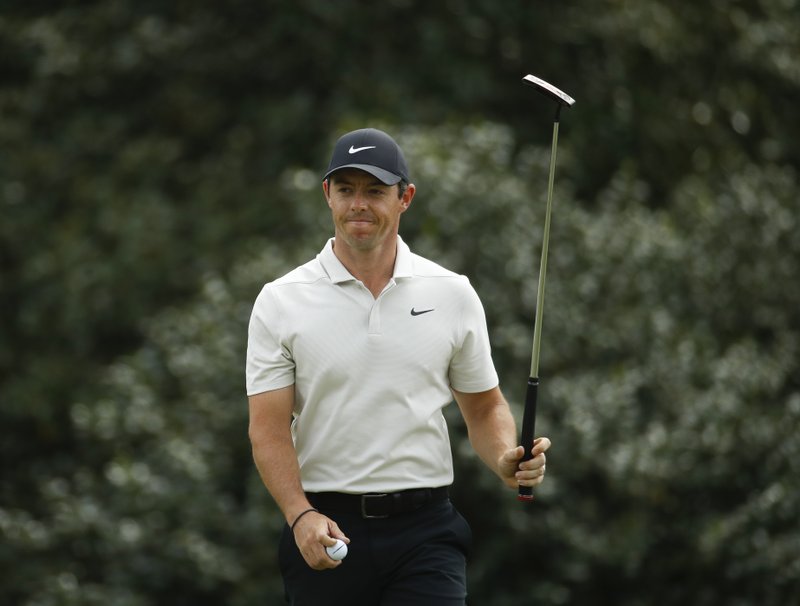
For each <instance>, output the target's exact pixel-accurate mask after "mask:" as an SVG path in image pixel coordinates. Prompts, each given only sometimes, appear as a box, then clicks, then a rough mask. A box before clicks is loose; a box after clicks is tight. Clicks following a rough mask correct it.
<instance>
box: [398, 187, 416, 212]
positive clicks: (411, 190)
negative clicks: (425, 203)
mask: <svg viewBox="0 0 800 606" xmlns="http://www.w3.org/2000/svg"><path fill="white" fill-rule="evenodd" d="M415 193H417V188H416V186H415V185H414V184H413V183H409V184H408V187H406V191H405V192H404V193H403V197H402V198H400V207H401V208H402V210H401V211H400V212H406V211H407V210H408V207H409V206H411V201H412V200H413V199H414V194H415Z"/></svg>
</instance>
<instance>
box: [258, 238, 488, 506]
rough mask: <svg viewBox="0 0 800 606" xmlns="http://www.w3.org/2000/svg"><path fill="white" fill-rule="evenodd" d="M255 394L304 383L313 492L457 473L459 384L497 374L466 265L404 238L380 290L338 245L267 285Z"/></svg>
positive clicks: (300, 410)
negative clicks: (451, 429)
mask: <svg viewBox="0 0 800 606" xmlns="http://www.w3.org/2000/svg"><path fill="white" fill-rule="evenodd" d="M246 374H247V393H248V395H253V394H257V393H261V392H264V391H270V390H274V389H279V388H282V387H287V386H289V385H292V384H294V385H295V408H294V421H293V423H292V435H293V438H294V443H295V449H296V450H297V456H298V460H299V463H300V473H301V479H302V483H303V487H304V489H305V490H306V491H309V492H323V491H337V492H349V493H366V492H389V491H396V490H404V489H408V488H421V487H437V486H445V485H449V484H451V483H452V481H453V461H452V455H451V451H450V440H449V437H448V432H447V426H446V424H445V420H444V417H443V416H442V409H443V408H444V407H445V406H446V405H447V404H449V403H450V402H451V401H452V394H451V392H450V388H451V387H452V388H454V389H456V390H458V391H462V392H467V393H474V392H480V391H485V390H488V389H491V388H493V387H495V386H496V385H497V384H498V380H497V373H496V372H495V369H494V365H493V363H492V359H491V350H490V346H489V337H488V333H487V329H486V319H485V315H484V311H483V307H482V305H481V302H480V300H479V299H478V295H477V294H476V293H475V291H474V289H473V288H472V286H471V285H470V283H469V280H468V279H467V278H466V277H465V276H461V275H458V274H455V273H453V272H451V271H448V270H446V269H444V268H443V267H440V266H439V265H437V264H435V263H433V262H431V261H428V260H427V259H424V258H423V257H420V256H418V255H416V254H413V253H412V252H411V251H410V250H409V248H408V246H407V245H406V244H405V243H404V242H403V241H402V239H400V238H399V237H398V242H397V259H396V261H395V268H394V274H393V276H392V279H391V280H390V281H389V283H388V284H387V285H386V288H384V290H383V292H381V294H380V295H379V296H378V297H377V298H374V297H373V295H372V293H370V291H369V290H368V289H367V288H366V287H365V286H364V284H363V283H361V282H360V281H359V280H356V278H354V277H353V276H352V275H351V274H350V272H348V271H347V269H346V268H345V267H344V265H342V263H341V262H340V261H339V259H338V258H337V257H336V255H335V254H334V252H333V239H331V240H330V241H328V243H327V245H326V246H325V248H324V249H323V250H322V252H320V254H319V255H317V257H316V258H315V259H314V260H313V261H310V262H308V263H306V264H305V265H302V266H301V267H298V268H297V269H295V270H294V271H291V272H290V273H288V274H286V275H285V276H283V277H282V278H279V279H277V280H275V281H274V282H270V283H269V284H267V285H266V286H264V288H263V290H262V291H261V293H260V294H259V296H258V298H257V299H256V302H255V306H254V308H253V312H252V316H251V318H250V329H249V339H248V347H247V372H246Z"/></svg>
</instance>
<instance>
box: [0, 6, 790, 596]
mask: <svg viewBox="0 0 800 606" xmlns="http://www.w3.org/2000/svg"><path fill="white" fill-rule="evenodd" d="M798 57H800V11H798V6H797V3H796V2H794V0H761V1H758V2H757V1H754V0H750V1H734V0H714V1H713V2H689V1H687V0H677V1H672V2H666V1H663V0H639V1H637V2H625V1H620V0H605V1H600V2H598V1H597V0H591V1H590V0H574V1H562V2H543V1H539V2H537V1H531V0H525V1H523V0H506V1H504V2H497V1H496V0H446V1H442V2H422V1H417V0H393V1H390V0H387V1H385V2H380V3H362V2H355V1H352V0H349V1H348V0H343V1H337V2H331V1H326V0H293V1H291V2H290V1H280V0H273V1H264V2H255V1H252V0H247V1H245V0H231V1H228V2H224V3H222V2H211V1H208V0H194V1H192V2H188V1H181V0H177V1H174V2H154V1H138V2H134V1H133V0H103V1H102V2H101V1H95V2H77V1H75V2H60V3H59V2H44V1H41V2H36V1H30V0H29V1H26V2H14V1H8V0H7V1H5V2H3V3H2V4H0V213H1V214H0V272H2V273H0V305H1V306H2V314H1V315H0V323H1V324H0V330H1V331H2V332H0V427H1V428H2V433H0V457H2V459H1V460H2V479H1V480H0V602H2V603H3V604H10V605H21V606H49V605H73V604H74V605H81V606H83V605H101V604H102V605H108V604H113V605H115V606H117V605H118V606H144V605H151V604H155V605H161V604H169V605H174V606H178V605H192V606H200V605H212V604H213V605H217V604H225V605H232V606H249V605H255V604H279V603H281V590H280V579H279V574H278V571H277V568H276V564H275V559H274V558H275V545H276V538H277V534H278V532H279V530H280V526H281V525H282V523H283V522H282V519H281V516H280V514H279V513H278V511H277V510H276V508H275V506H274V504H273V503H272V501H271V500H270V498H269V496H268V494H267V493H266V491H265V490H264V489H263V487H262V485H261V484H260V481H259V479H258V477H257V474H256V472H255V468H254V466H253V464H252V461H251V458H250V451H249V442H248V440H247V403H246V398H245V395H244V376H243V373H244V371H243V360H244V349H245V343H246V325H247V320H248V317H249V313H250V309H251V306H252V302H253V300H254V299H255V296H256V294H257V293H258V291H259V290H260V288H261V286H262V285H263V283H264V282H266V281H269V280H271V279H273V278H275V277H277V276H279V275H281V274H282V273H284V272H285V271H287V270H289V269H291V268H292V267H294V266H295V265H297V264H299V263H302V262H304V261H306V260H307V259H309V258H311V257H312V256H313V255H314V254H316V252H317V251H318V250H319V249H320V248H321V247H322V245H323V243H324V240H325V239H326V238H327V237H329V235H330V234H331V233H332V228H331V227H330V218H329V216H328V214H327V207H326V206H325V204H324V202H323V199H322V195H321V191H320V184H319V180H320V175H321V173H322V172H323V171H324V168H325V166H326V164H327V160H328V158H327V154H328V151H329V149H330V146H331V144H332V142H333V141H334V140H335V139H336V138H337V137H338V136H339V135H340V134H342V133H343V132H345V131H347V130H350V129H352V128H359V127H362V126H367V125H371V126H377V127H380V128H384V129H385V130H387V131H389V132H390V133H392V134H393V135H394V136H395V138H397V139H398V141H399V142H400V143H401V145H402V146H403V148H404V149H405V151H406V155H407V157H408V159H409V164H410V168H411V172H412V177H413V180H414V181H415V183H416V185H417V187H418V193H417V197H416V198H415V203H414V206H413V208H412V209H411V211H410V212H409V213H407V214H406V215H404V224H403V225H402V226H401V233H402V235H403V237H404V238H405V239H406V241H408V242H409V243H410V244H411V245H412V248H413V249H414V250H415V251H416V252H419V253H421V254H424V255H426V256H429V257H431V258H432V259H434V260H436V261H439V262H440V263H442V264H444V265H446V266H448V267H450V268H451V269H454V270H456V271H459V272H462V273H465V274H466V275H468V276H469V277H470V279H471V281H472V283H473V285H474V286H475V288H476V289H477V290H478V292H479V294H480V295H481V297H482V299H483V301H484V305H485V307H486V312H487V316H488V320H489V324H490V332H491V335H492V343H493V348H494V357H495V362H496V365H497V367H498V370H499V372H500V374H501V380H502V385H503V387H504V391H505V393H506V395H507V396H508V398H509V400H510V401H511V402H512V405H513V407H514V411H515V414H516V415H517V416H518V418H520V417H521V399H522V397H523V392H524V387H525V382H526V380H527V372H528V366H529V363H530V339H531V334H532V318H533V309H534V301H535V289H536V285H535V280H536V277H537V275H538V258H539V251H540V244H541V224H542V220H543V217H544V199H545V193H546V178H547V167H548V158H549V149H550V131H551V125H552V114H553V109H554V108H553V106H552V104H551V103H550V102H548V101H547V100H546V99H545V98H544V97H542V96H539V95H538V94H537V93H536V92H535V91H534V90H533V89H531V88H529V87H526V86H523V85H522V83H521V78H522V76H524V75H525V74H527V73H534V74H536V75H538V76H540V77H542V78H544V79H546V80H548V81H550V82H552V83H554V84H555V85H556V86H559V87H560V88H563V89H564V90H565V91H567V92H568V93H569V94H570V95H572V96H573V97H575V98H576V99H577V104H576V105H575V106H574V108H572V109H570V110H568V111H566V112H565V113H564V114H563V115H562V124H561V133H560V145H559V159H558V171H557V180H556V195H555V201H554V215H553V228H552V229H553V231H552V236H551V238H552V239H551V250H550V265H549V268H548V282H547V288H548V290H547V305H546V307H545V313H544V318H545V322H544V325H543V326H544V331H543V344H542V361H541V367H540V371H541V376H542V390H541V393H540V414H539V418H538V425H537V430H538V431H537V433H539V434H546V435H549V436H550V437H551V439H552V440H553V443H554V446H553V448H552V449H551V452H550V453H549V457H548V480H547V482H545V484H544V485H543V486H542V487H541V488H540V489H539V490H538V491H537V500H536V501H535V502H534V504H532V505H527V506H523V505H521V504H518V503H517V501H516V500H515V498H514V494H513V493H512V492H509V491H506V490H505V489H503V488H502V487H501V485H500V483H499V482H498V481H497V480H496V479H495V478H494V477H493V476H491V475H490V474H489V473H488V472H487V471H486V470H485V469H484V468H483V467H482V466H481V465H480V464H479V462H478V461H477V459H476V458H475V456H474V454H472V452H471V450H470V447H469V445H468V443H467V441H466V435H465V430H464V427H463V422H461V420H460V418H459V417H458V414H457V411H455V407H451V408H452V409H453V410H449V411H448V416H449V419H450V422H451V429H452V434H453V448H454V451H455V454H456V458H457V461H458V463H457V464H458V467H457V479H456V485H455V487H454V498H455V500H456V501H457V503H458V505H459V507H460V508H461V509H462V510H463V512H464V513H465V515H466V516H467V517H468V518H469V520H470V522H471V523H472V525H473V528H474V531H475V535H476V544H477V546H478V547H479V549H478V550H476V553H475V555H474V558H473V560H472V562H471V564H470V571H469V578H470V595H471V600H470V603H471V604H491V605H493V606H512V605H519V606H522V605H529V604H541V605H542V606H544V605H557V604H573V605H582V604H591V605H609V606H610V605H612V604H613V605H615V606H619V605H624V606H638V605H642V606H644V605H652V604H659V605H673V604H675V605H677V604H693V605H714V606H716V605H723V604H724V605H751V604H752V605H776V606H779V605H780V606H783V605H786V604H791V603H797V602H798V601H800V581H798V579H800V532H798V521H797V519H798V518H797V516H798V511H800V497H798V485H797V478H798V472H799V471H800V434H799V433H798V431H797V427H798V426H800V379H798V354H799V353H800V351H799V350H800V305H799V304H798V302H800V238H798V236H797V230H798V223H800V211H798V191H800V190H799V188H798V177H797V171H798V168H799V167H800V143H799V142H798V133H799V132H800V123H799V122H800V117H799V116H800V113H798V111H797V107H798V103H799V102H800V60H798Z"/></svg>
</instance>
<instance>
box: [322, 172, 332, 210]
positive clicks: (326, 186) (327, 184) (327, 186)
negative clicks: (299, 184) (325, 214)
mask: <svg viewBox="0 0 800 606" xmlns="http://www.w3.org/2000/svg"><path fill="white" fill-rule="evenodd" d="M322 193H323V195H324V196H325V201H326V202H327V203H328V206H330V205H331V193H330V181H329V180H328V179H325V180H324V181H323V182H322Z"/></svg>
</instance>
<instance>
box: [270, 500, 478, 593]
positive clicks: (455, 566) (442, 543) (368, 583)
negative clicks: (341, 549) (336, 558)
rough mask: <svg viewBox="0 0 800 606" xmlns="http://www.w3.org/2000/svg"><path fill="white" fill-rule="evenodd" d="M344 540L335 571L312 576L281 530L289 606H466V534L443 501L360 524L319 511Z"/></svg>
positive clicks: (357, 517) (460, 520)
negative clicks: (346, 543)
mask: <svg viewBox="0 0 800 606" xmlns="http://www.w3.org/2000/svg"><path fill="white" fill-rule="evenodd" d="M322 513H324V514H325V515H327V516H328V517H330V518H331V519H332V520H334V521H335V522H336V523H337V524H338V525H339V528H341V529H342V532H344V533H345V534H346V535H347V537H348V538H349V539H350V545H349V546H348V554H347V557H346V558H345V559H344V561H343V563H342V565H341V566H339V567H338V568H336V569H333V570H322V571H317V570H312V569H311V568H309V567H308V565H307V564H306V562H305V560H304V559H303V556H301V555H300V552H299V550H298V549H297V545H296V544H295V542H294V537H293V536H292V534H291V531H290V530H289V527H288V526H287V527H286V528H284V531H283V535H282V536H281V541H280V547H279V561H280V566H281V573H282V574H283V581H284V586H285V589H286V601H287V603H289V604H292V605H294V606H323V605H324V606H412V605H413V606H464V604H465V599H466V595H467V585H466V558H467V555H468V552H469V549H470V546H471V543H472V532H471V530H470V528H469V525H468V524H467V522H466V520H464V518H463V517H462V516H461V514H459V513H458V511H456V509H455V507H453V505H452V503H451V502H450V501H449V500H447V499H446V500H442V501H437V502H433V503H430V504H428V505H426V506H425V507H423V508H421V509H419V510H417V511H413V512H410V513H403V514H399V515H396V516H392V517H389V518H384V519H363V518H362V517H361V516H360V515H358V514H356V513H338V512H326V511H322Z"/></svg>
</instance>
